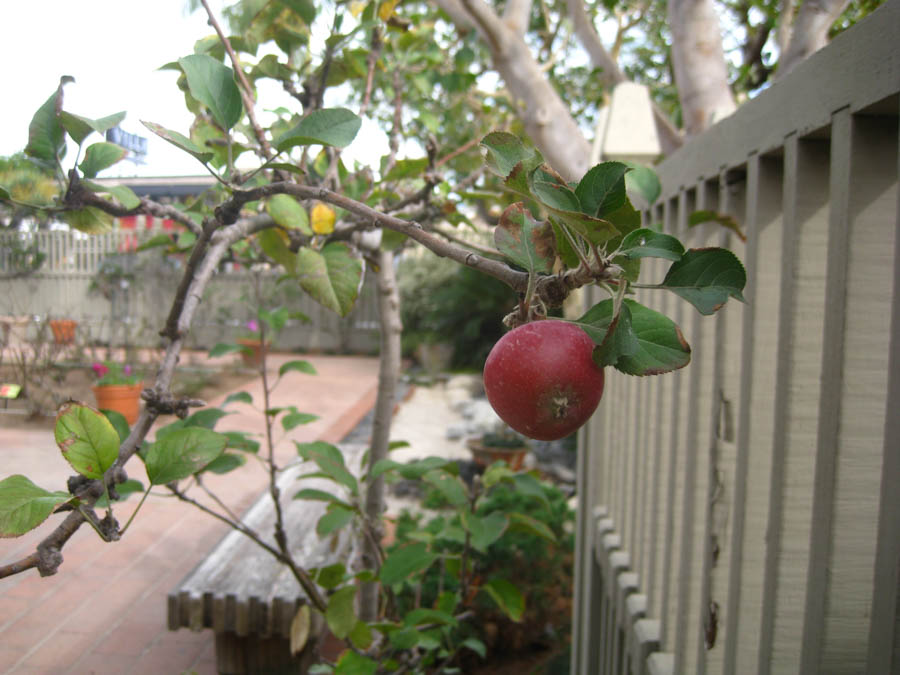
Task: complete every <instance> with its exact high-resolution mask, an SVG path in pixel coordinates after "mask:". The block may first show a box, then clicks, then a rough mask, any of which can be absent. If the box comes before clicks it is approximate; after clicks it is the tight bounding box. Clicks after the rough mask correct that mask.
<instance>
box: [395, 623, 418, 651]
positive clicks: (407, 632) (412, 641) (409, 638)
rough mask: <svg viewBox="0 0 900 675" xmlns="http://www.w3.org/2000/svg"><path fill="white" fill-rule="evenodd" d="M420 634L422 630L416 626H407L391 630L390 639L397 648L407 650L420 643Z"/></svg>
mask: <svg viewBox="0 0 900 675" xmlns="http://www.w3.org/2000/svg"><path fill="white" fill-rule="evenodd" d="M419 635H420V632H419V631H418V630H416V629H415V628H414V627H406V628H401V629H400V630H395V631H391V632H390V633H388V639H389V640H390V641H391V645H392V646H393V647H395V648H396V649H402V650H407V649H412V648H413V647H415V646H416V645H417V644H419Z"/></svg>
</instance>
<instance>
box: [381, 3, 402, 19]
mask: <svg viewBox="0 0 900 675" xmlns="http://www.w3.org/2000/svg"><path fill="white" fill-rule="evenodd" d="M399 4H400V0H385V2H382V3H381V6H380V7H379V8H378V18H379V19H381V20H382V21H387V20H388V19H390V18H391V16H393V14H394V9H395V8H396V7H397V5H399Z"/></svg>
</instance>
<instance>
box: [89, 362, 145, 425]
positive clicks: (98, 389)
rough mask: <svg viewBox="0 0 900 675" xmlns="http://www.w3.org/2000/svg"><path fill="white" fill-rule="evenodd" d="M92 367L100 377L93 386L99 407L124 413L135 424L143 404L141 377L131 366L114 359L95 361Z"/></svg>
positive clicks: (130, 422) (127, 419) (129, 422)
mask: <svg viewBox="0 0 900 675" xmlns="http://www.w3.org/2000/svg"><path fill="white" fill-rule="evenodd" d="M91 369H92V370H93V371H94V373H95V374H96V375H97V377H98V378H99V379H98V380H97V382H96V384H95V385H94V386H93V388H92V389H93V392H94V398H96V399H97V407H98V408H100V409H101V410H115V411H116V412H119V413H121V414H122V415H124V417H125V420H126V421H127V422H128V424H134V423H135V422H136V421H137V418H138V412H139V411H140V406H141V391H142V390H143V388H144V385H143V382H142V381H141V377H140V376H139V375H137V374H135V373H134V372H133V371H132V368H131V366H128V365H122V364H120V363H116V362H113V361H106V362H104V363H94V364H93V365H92V366H91Z"/></svg>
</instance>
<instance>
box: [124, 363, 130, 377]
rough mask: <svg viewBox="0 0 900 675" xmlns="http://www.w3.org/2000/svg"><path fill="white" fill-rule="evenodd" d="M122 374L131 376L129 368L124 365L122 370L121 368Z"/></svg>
mask: <svg viewBox="0 0 900 675" xmlns="http://www.w3.org/2000/svg"><path fill="white" fill-rule="evenodd" d="M122 372H123V373H125V374H126V375H131V366H129V365H126V366H125V367H124V368H122Z"/></svg>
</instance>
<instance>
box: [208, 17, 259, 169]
mask: <svg viewBox="0 0 900 675" xmlns="http://www.w3.org/2000/svg"><path fill="white" fill-rule="evenodd" d="M200 2H201V3H202V4H203V8H204V9H205V10H206V14H207V15H208V16H209V23H210V25H211V26H212V27H213V29H214V30H215V31H216V35H218V36H219V41H220V42H221V43H222V45H223V46H224V47H225V51H226V52H227V53H228V58H230V59H231V65H232V66H234V72H235V75H237V78H238V82H240V85H241V86H240V92H241V99H242V100H243V101H244V109H245V110H246V111H247V117H248V118H249V120H250V126H251V127H252V128H253V133H254V135H255V136H256V140H258V141H259V145H260V148H261V149H262V155H263V158H264V159H269V158H271V157H272V156H273V154H274V151H273V150H272V146H271V145H269V141H268V140H267V139H266V134H265V133H264V132H263V130H262V127H261V126H260V125H259V122H257V121H256V113H255V111H254V106H255V102H254V100H253V88H252V87H251V86H250V82H248V81H247V76H246V75H245V74H244V69H243V68H241V62H240V61H239V60H238V57H237V54H235V52H234V49H233V48H232V46H231V42H230V41H229V40H228V37H227V36H226V35H225V33H223V32H222V28H221V26H219V22H218V21H216V17H215V14H213V11H212V9H210V6H209V3H208V2H207V0H200Z"/></svg>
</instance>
